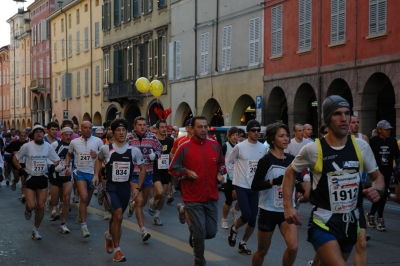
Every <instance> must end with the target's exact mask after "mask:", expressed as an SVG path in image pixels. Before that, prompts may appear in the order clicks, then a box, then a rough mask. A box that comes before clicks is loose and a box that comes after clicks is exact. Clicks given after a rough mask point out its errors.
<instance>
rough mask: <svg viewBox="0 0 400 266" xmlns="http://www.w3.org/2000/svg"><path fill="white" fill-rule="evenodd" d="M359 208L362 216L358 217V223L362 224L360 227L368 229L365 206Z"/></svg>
mask: <svg viewBox="0 0 400 266" xmlns="http://www.w3.org/2000/svg"><path fill="white" fill-rule="evenodd" d="M358 210H359V212H360V218H359V219H358V224H359V225H360V228H363V229H367V221H366V220H365V215H364V208H363V207H358Z"/></svg>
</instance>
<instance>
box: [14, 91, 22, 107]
mask: <svg viewBox="0 0 400 266" xmlns="http://www.w3.org/2000/svg"><path fill="white" fill-rule="evenodd" d="M20 93H21V92H20V89H19V88H17V92H16V98H15V103H16V105H15V106H16V107H19V104H20V102H19V99H20V98H19V94H20Z"/></svg>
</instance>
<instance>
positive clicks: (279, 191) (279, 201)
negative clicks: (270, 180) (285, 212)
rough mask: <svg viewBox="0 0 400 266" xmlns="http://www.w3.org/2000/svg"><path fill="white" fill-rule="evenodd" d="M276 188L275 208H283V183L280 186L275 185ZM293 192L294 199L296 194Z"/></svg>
mask: <svg viewBox="0 0 400 266" xmlns="http://www.w3.org/2000/svg"><path fill="white" fill-rule="evenodd" d="M273 189H274V207H275V208H283V191H282V185H280V186H276V185H274V186H273ZM294 193H295V192H293V195H292V201H294V195H295V194H294Z"/></svg>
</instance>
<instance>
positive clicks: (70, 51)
mask: <svg viewBox="0 0 400 266" xmlns="http://www.w3.org/2000/svg"><path fill="white" fill-rule="evenodd" d="M68 56H69V57H71V56H72V35H69V40H68Z"/></svg>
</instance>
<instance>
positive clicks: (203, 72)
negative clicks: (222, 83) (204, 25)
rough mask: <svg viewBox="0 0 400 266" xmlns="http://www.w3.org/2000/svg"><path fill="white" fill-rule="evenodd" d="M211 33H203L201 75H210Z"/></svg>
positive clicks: (201, 38) (201, 41)
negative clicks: (209, 50)
mask: <svg viewBox="0 0 400 266" xmlns="http://www.w3.org/2000/svg"><path fill="white" fill-rule="evenodd" d="M209 35H210V34H209V33H208V32H206V33H203V34H201V37H200V47H201V60H200V62H201V68H200V71H201V72H200V73H201V75H207V74H208V40H209Z"/></svg>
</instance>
